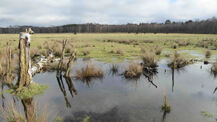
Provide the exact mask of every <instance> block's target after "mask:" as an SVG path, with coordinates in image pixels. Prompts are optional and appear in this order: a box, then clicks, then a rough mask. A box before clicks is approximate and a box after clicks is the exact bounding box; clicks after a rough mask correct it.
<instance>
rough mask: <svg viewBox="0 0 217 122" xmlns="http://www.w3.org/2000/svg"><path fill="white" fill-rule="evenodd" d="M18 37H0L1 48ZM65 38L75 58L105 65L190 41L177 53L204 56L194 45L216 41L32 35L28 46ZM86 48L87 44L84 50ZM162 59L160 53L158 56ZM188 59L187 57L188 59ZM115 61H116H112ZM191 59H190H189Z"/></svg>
mask: <svg viewBox="0 0 217 122" xmlns="http://www.w3.org/2000/svg"><path fill="white" fill-rule="evenodd" d="M18 39H19V34H0V47H3V46H4V45H5V44H6V41H7V40H15V41H13V46H14V48H15V47H17V46H18ZM63 39H68V40H69V42H70V43H71V44H73V45H75V46H76V50H77V51H78V58H83V57H90V58H97V60H100V61H105V62H119V61H123V60H124V59H129V60H131V59H139V58H140V57H141V55H142V53H141V47H142V46H144V45H145V46H146V47H147V48H150V47H155V46H156V45H160V46H161V47H162V50H163V51H169V52H172V51H174V49H173V48H171V45H172V44H173V43H174V42H175V41H190V42H191V45H188V46H181V47H178V48H177V49H176V50H178V51H179V50H196V51H198V53H200V54H204V52H205V51H206V49H204V48H199V47H196V46H195V44H196V43H197V42H198V41H200V40H203V39H214V40H216V39H217V35H214V34H152V33H146V34H133V33H131V34H128V33H83V34H76V35H74V34H72V33H64V34H34V35H32V36H31V40H32V42H31V46H32V47H33V48H34V47H35V48H37V47H38V46H39V45H42V46H43V43H44V42H45V41H52V40H53V41H52V42H55V41H56V40H60V41H61V40H63ZM107 40H117V41H119V40H136V41H137V42H138V44H139V45H133V44H123V43H118V42H105V41H107ZM144 40H153V43H145V42H144ZM85 45H89V46H88V47H85ZM118 48H120V49H122V50H123V51H124V54H123V55H120V54H116V53H111V50H114V51H116V50H117V49H118ZM87 49H88V50H89V51H90V54H88V55H83V53H82V51H84V50H87ZM211 53H212V54H217V51H211ZM157 57H158V58H163V57H164V56H163V55H162V54H161V55H160V56H157ZM189 57H190V56H189ZM114 58H115V59H114ZM190 58H192V57H190Z"/></svg>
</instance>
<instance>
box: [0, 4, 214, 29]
mask: <svg viewBox="0 0 217 122" xmlns="http://www.w3.org/2000/svg"><path fill="white" fill-rule="evenodd" d="M213 16H217V0H0V26H9V25H39V26H52V25H62V24H70V23H76V24H79V23H101V24H126V23H140V22H164V21H165V20H166V19H170V20H173V21H185V20H189V19H192V20H195V19H207V18H211V17H213Z"/></svg>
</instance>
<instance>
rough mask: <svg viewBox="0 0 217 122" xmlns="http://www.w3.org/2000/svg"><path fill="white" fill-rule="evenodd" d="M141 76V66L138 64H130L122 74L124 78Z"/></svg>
mask: <svg viewBox="0 0 217 122" xmlns="http://www.w3.org/2000/svg"><path fill="white" fill-rule="evenodd" d="M141 74H142V66H141V65H140V64H139V63H135V62H131V63H130V64H129V66H128V68H127V69H126V71H125V72H124V76H125V77H126V78H137V77H139V76H140V75H141Z"/></svg>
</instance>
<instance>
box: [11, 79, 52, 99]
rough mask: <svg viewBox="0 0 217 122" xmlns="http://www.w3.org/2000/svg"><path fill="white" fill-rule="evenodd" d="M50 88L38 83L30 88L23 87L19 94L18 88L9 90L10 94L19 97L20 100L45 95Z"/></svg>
mask: <svg viewBox="0 0 217 122" xmlns="http://www.w3.org/2000/svg"><path fill="white" fill-rule="evenodd" d="M47 87H48V86H46V85H39V84H36V83H34V82H33V83H31V84H30V86H29V87H23V88H22V89H21V90H20V91H19V92H17V91H16V90H17V88H16V86H15V87H14V88H11V89H9V90H7V92H8V93H10V94H12V95H15V96H18V97H19V98H20V99H29V98H32V97H34V96H36V95H39V94H42V93H44V91H45V90H46V89H47Z"/></svg>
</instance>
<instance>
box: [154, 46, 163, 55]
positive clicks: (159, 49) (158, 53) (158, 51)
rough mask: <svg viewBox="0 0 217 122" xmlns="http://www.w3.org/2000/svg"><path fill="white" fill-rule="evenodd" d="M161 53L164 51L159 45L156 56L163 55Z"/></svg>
mask: <svg viewBox="0 0 217 122" xmlns="http://www.w3.org/2000/svg"><path fill="white" fill-rule="evenodd" d="M161 51H162V48H161V47H160V46H159V45H157V46H156V47H155V54H156V55H160V54H161Z"/></svg>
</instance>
